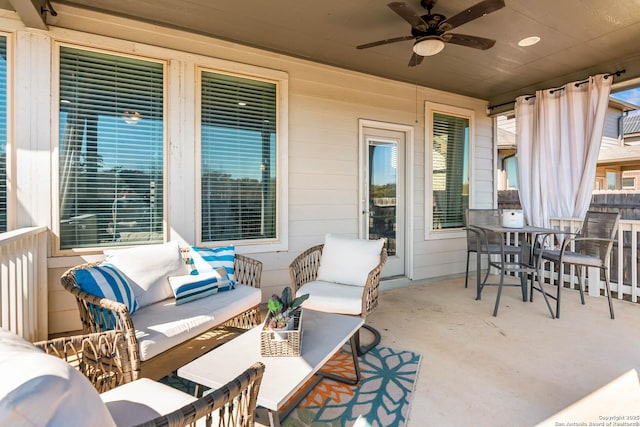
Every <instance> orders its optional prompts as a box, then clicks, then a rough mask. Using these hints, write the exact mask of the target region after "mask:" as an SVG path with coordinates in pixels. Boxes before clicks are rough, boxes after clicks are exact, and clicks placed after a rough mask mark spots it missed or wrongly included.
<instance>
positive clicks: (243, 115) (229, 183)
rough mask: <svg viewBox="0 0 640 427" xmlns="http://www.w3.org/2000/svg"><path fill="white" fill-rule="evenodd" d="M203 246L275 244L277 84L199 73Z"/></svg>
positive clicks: (211, 73)
mask: <svg viewBox="0 0 640 427" xmlns="http://www.w3.org/2000/svg"><path fill="white" fill-rule="evenodd" d="M201 88H202V89H201V111H200V114H201V128H200V140H201V152H200V154H201V164H200V187H201V188H200V189H201V236H200V238H201V241H202V242H217V241H255V240H268V239H275V238H276V228H277V227H276V223H277V209H276V207H277V200H276V197H277V191H276V185H277V183H276V178H277V177H276V170H277V167H276V166H277V165H276V146H277V144H276V108H277V107H276V106H277V84H276V83H273V82H266V81H261V80H253V79H248V78H244V77H238V76H232V75H225V74H219V73H213V72H208V71H203V72H202V73H201Z"/></svg>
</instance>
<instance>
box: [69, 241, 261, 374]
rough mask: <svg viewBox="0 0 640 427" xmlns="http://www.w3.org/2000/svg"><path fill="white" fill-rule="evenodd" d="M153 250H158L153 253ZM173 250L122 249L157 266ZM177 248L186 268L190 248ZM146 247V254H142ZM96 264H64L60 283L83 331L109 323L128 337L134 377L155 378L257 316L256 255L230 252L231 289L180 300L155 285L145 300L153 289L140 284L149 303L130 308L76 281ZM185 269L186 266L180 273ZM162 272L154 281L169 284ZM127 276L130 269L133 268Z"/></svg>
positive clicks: (252, 323)
mask: <svg viewBox="0 0 640 427" xmlns="http://www.w3.org/2000/svg"><path fill="white" fill-rule="evenodd" d="M176 247H177V246H176ZM154 250H155V251H160V252H156V253H154V252H153V251H154ZM173 250H174V249H173V246H171V245H169V244H164V245H155V246H154V245H148V246H147V247H137V248H135V249H132V252H127V253H124V255H126V256H127V257H129V258H131V257H130V255H133V256H134V260H133V261H134V262H133V264H135V263H136V262H137V261H135V260H136V259H137V260H139V262H143V260H144V259H148V260H149V261H148V262H151V263H153V262H156V263H157V264H158V268H160V267H159V266H166V265H167V261H166V259H163V257H164V256H165V255H166V253H167V251H170V254H171V255H170V256H171V257H173V256H174V255H173V252H172V251H173ZM176 250H179V256H180V264H179V265H181V266H182V268H184V269H187V265H188V264H189V262H190V259H189V256H188V255H185V254H188V253H189V252H188V250H185V249H184V248H180V249H176ZM124 251H126V250H124ZM145 251H149V252H150V254H149V255H145V254H146V253H147V252H145ZM158 253H159V255H158ZM118 255H121V253H119V254H118ZM165 258H166V257H165ZM107 261H109V258H107ZM171 262H173V261H171ZM100 265H102V263H87V264H82V265H79V266H76V267H73V268H71V269H69V270H67V271H66V272H65V273H64V274H63V275H62V277H61V282H62V286H63V287H64V288H65V289H66V290H67V291H69V292H71V293H72V294H73V295H74V296H75V298H76V301H77V305H78V309H79V314H80V320H81V322H82V327H83V331H84V333H95V332H100V331H104V330H111V329H116V330H121V331H123V332H124V334H125V337H126V338H127V339H128V341H129V345H128V349H129V352H130V355H129V358H130V360H131V365H132V376H133V378H134V379H137V378H139V377H147V378H152V379H159V378H161V377H163V376H165V375H167V374H169V373H171V372H173V371H175V370H176V369H177V368H179V367H180V366H182V365H184V364H186V363H188V362H190V361H192V360H194V359H195V358H197V357H199V356H200V355H202V354H204V353H206V352H207V351H209V350H210V349H211V348H214V347H215V346H217V345H220V344H221V343H223V342H225V341H227V340H229V339H231V338H233V337H234V336H236V335H237V334H238V333H239V332H241V331H242V330H246V329H249V328H252V327H254V326H256V325H258V324H259V323H260V322H261V316H260V310H259V304H260V303H261V299H262V292H261V290H260V279H261V275H262V263H261V262H259V261H257V260H255V259H252V258H249V257H246V256H243V255H240V254H235V255H234V258H233V274H234V276H235V277H234V281H235V283H236V286H235V288H234V289H233V290H231V291H228V292H218V293H215V294H213V295H209V296H206V297H204V298H200V299H198V300H196V301H191V302H188V303H184V304H180V305H178V304H176V298H174V297H169V298H166V295H167V292H169V293H170V292H171V291H170V290H169V291H167V290H166V289H164V288H163V289H162V291H163V292H164V294H160V296H159V295H158V294H157V286H158V285H156V289H155V290H154V292H155V293H156V295H155V297H154V298H155V299H151V300H149V299H146V300H145V298H147V295H146V294H148V293H151V290H147V291H140V290H138V300H139V301H146V303H147V304H146V305H144V306H143V307H141V308H139V309H137V310H135V311H134V312H133V313H131V310H130V309H129V308H128V306H127V304H125V303H123V302H118V301H116V300H114V298H108V297H106V296H98V295H96V294H93V293H89V292H87V291H86V290H83V289H82V288H81V286H79V285H78V280H77V279H78V275H81V276H82V275H83V274H84V273H83V274H81V271H82V270H87V271H92V269H94V267H98V266H100ZM125 267H126V266H124V267H122V268H123V271H124V272H125V275H128V274H129V273H128V272H127V270H126V268H125ZM149 269H150V270H151V271H152V272H153V271H155V270H157V269H156V268H154V267H153V265H151V267H150V268H149ZM185 271H187V270H184V271H182V273H184V272H185ZM162 274H164V273H161V274H160V278H159V279H158V280H157V281H158V283H159V284H160V285H161V286H167V287H169V284H168V283H166V282H167V280H166V278H165V277H164V276H162ZM168 274H177V273H176V271H175V270H173V273H168ZM130 276H134V274H133V273H131V274H130ZM134 277H135V276H134ZM187 277H189V276H187ZM196 277H197V276H196ZM130 280H131V279H130ZM163 280H164V284H163ZM156 299H159V300H158V301H156Z"/></svg>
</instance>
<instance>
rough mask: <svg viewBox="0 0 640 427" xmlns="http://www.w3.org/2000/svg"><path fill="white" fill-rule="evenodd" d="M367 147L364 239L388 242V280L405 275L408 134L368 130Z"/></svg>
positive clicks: (364, 187)
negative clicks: (405, 169) (406, 139)
mask: <svg viewBox="0 0 640 427" xmlns="http://www.w3.org/2000/svg"><path fill="white" fill-rule="evenodd" d="M364 145H365V147H364V149H363V150H362V152H363V157H364V158H363V160H364V162H363V163H364V165H363V168H364V173H363V179H364V184H363V192H362V194H363V196H364V197H363V200H362V215H363V218H362V221H361V224H362V228H363V230H362V231H363V236H364V237H366V238H368V239H379V238H384V239H385V240H386V248H387V253H388V255H389V258H388V260H387V264H386V265H385V268H384V275H385V276H386V277H389V276H400V275H404V274H405V267H404V266H405V259H404V257H405V251H404V246H405V245H404V242H405V240H404V239H405V236H404V230H405V224H404V216H405V196H404V194H405V183H404V175H405V173H404V158H405V156H404V150H405V134H404V133H403V132H398V131H391V130H386V129H375V128H367V127H365V128H364Z"/></svg>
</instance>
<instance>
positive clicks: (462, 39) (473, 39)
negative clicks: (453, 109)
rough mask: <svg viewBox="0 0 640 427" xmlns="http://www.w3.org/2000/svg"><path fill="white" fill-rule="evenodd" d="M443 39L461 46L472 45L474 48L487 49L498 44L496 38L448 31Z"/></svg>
mask: <svg viewBox="0 0 640 427" xmlns="http://www.w3.org/2000/svg"><path fill="white" fill-rule="evenodd" d="M442 40H443V41H445V42H446V43H452V44H457V45H460V46H466V47H472V48H474V49H480V50H487V49H490V48H492V47H493V45H494V44H496V41H495V40H492V39H485V38H484V37H478V36H470V35H468V34H452V33H447V34H444V35H443V36H442Z"/></svg>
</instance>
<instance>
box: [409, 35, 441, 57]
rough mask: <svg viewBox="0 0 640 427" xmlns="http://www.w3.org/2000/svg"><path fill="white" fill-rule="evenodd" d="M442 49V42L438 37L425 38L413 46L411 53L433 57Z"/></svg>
mask: <svg viewBox="0 0 640 427" xmlns="http://www.w3.org/2000/svg"><path fill="white" fill-rule="evenodd" d="M442 49H444V42H443V41H442V40H441V39H440V38H439V37H426V38H423V39H420V40H418V41H417V42H415V43H414V44H413V51H414V52H415V53H416V54H417V55H420V56H433V55H435V54H438V53H440V52H441V51H442Z"/></svg>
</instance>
